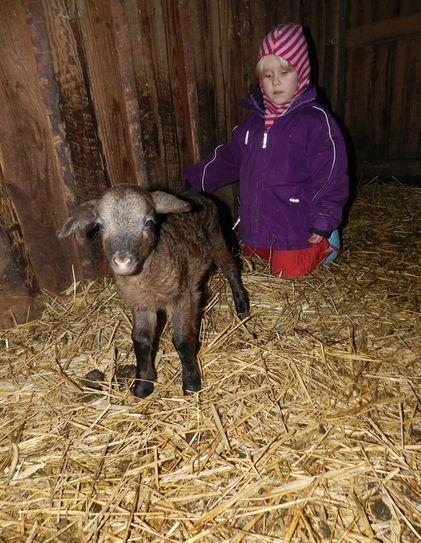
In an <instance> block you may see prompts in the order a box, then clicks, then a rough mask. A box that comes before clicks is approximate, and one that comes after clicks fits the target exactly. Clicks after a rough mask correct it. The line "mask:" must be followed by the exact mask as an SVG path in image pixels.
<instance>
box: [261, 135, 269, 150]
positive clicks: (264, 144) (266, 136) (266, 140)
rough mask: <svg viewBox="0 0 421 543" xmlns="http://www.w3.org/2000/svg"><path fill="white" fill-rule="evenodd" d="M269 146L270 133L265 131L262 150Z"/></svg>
mask: <svg viewBox="0 0 421 543" xmlns="http://www.w3.org/2000/svg"><path fill="white" fill-rule="evenodd" d="M267 144H268V131H267V130H265V133H264V134H263V144H262V149H266V147H267Z"/></svg>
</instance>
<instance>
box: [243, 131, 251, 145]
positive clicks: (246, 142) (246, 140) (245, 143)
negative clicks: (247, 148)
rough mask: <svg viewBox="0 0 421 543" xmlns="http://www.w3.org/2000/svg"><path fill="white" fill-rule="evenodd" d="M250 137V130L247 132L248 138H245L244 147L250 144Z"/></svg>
mask: <svg viewBox="0 0 421 543" xmlns="http://www.w3.org/2000/svg"><path fill="white" fill-rule="evenodd" d="M249 135H250V130H247V132H246V137H245V138H244V145H247V144H248V142H249Z"/></svg>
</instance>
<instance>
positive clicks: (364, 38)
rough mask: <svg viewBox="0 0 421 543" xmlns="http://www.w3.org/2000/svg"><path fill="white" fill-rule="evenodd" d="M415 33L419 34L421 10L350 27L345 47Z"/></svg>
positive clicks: (388, 39)
mask: <svg viewBox="0 0 421 543" xmlns="http://www.w3.org/2000/svg"><path fill="white" fill-rule="evenodd" d="M417 34H421V12H419V13H414V14H412V15H409V16H406V17H397V18H393V19H387V20H384V21H380V22H377V23H372V24H368V25H362V26H357V27H353V28H350V29H349V30H348V32H347V36H346V47H347V48H352V47H362V46H364V45H368V44H373V43H379V42H385V41H391V40H396V39H399V38H402V37H408V36H410V35H417Z"/></svg>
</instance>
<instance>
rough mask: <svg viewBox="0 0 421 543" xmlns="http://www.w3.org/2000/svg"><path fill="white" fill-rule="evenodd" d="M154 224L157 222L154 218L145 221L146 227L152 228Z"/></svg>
mask: <svg viewBox="0 0 421 543" xmlns="http://www.w3.org/2000/svg"><path fill="white" fill-rule="evenodd" d="M154 224H155V221H154V219H146V221H145V227H146V228H152V226H154Z"/></svg>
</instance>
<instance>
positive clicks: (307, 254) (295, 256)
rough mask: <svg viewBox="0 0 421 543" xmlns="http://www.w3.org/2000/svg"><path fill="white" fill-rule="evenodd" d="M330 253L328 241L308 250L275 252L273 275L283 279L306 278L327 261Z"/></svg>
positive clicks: (272, 266)
mask: <svg viewBox="0 0 421 543" xmlns="http://www.w3.org/2000/svg"><path fill="white" fill-rule="evenodd" d="M329 251H330V249H329V242H328V240H327V239H322V241H321V242H320V243H315V244H314V245H312V246H311V247H309V248H308V249H297V250H288V251H277V250H275V251H273V252H272V261H271V269H272V273H273V274H274V275H278V276H281V277H304V276H306V275H307V274H309V273H310V272H311V271H312V270H314V268H316V267H317V266H318V265H319V264H320V263H321V262H323V261H324V260H325V258H326V256H327V255H328V254H329Z"/></svg>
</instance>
